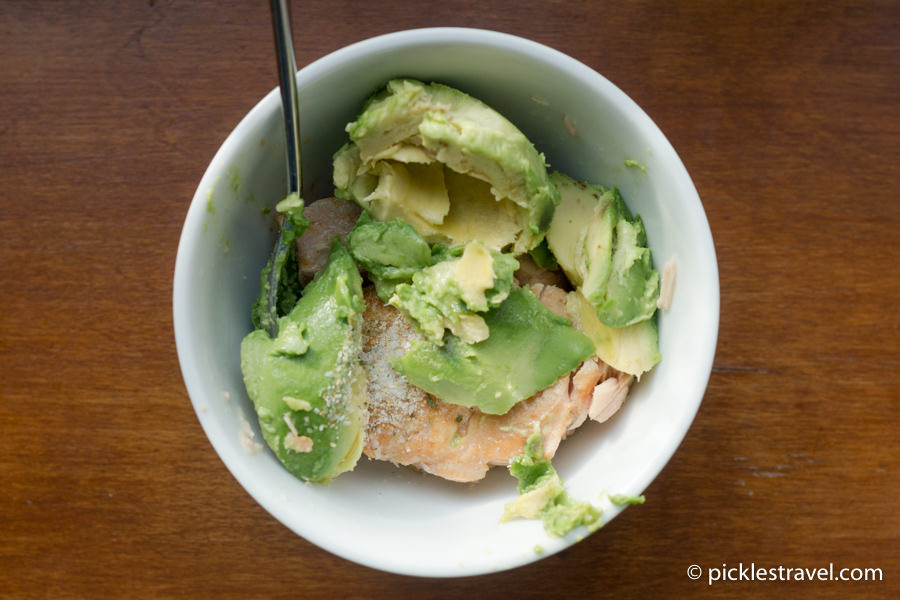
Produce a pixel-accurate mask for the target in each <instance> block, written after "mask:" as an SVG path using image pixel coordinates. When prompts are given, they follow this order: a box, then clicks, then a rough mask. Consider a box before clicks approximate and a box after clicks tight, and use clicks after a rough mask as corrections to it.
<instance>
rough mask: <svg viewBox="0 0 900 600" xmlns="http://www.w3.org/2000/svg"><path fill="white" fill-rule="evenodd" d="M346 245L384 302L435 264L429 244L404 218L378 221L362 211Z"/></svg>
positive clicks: (348, 236)
mask: <svg viewBox="0 0 900 600" xmlns="http://www.w3.org/2000/svg"><path fill="white" fill-rule="evenodd" d="M347 243H348V244H349V245H350V252H351V253H352V254H353V258H355V259H356V260H357V261H359V264H360V265H362V267H363V268H364V269H365V270H366V272H367V273H368V275H369V279H370V280H371V281H372V282H373V283H374V284H375V290H376V292H377V293H378V297H379V298H381V300H382V302H387V301H388V299H389V298H390V297H391V296H392V295H393V294H394V288H395V287H396V286H397V285H398V284H400V283H408V282H410V281H412V277H413V275H415V274H416V273H418V272H419V271H421V270H422V269H424V268H425V267H429V266H431V264H432V263H433V260H432V256H431V247H430V246H429V245H428V242H426V241H425V240H424V239H423V238H422V236H421V235H419V232H417V231H416V230H415V229H414V228H413V227H412V225H410V224H409V223H407V222H406V221H403V220H402V219H393V220H391V221H375V220H373V219H372V217H370V216H369V213H367V212H366V211H363V212H362V214H361V215H360V217H359V220H358V221H357V222H356V225H355V226H354V227H353V229H352V230H351V231H350V233H349V234H348V235H347Z"/></svg>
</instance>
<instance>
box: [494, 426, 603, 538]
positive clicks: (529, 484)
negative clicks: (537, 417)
mask: <svg viewBox="0 0 900 600" xmlns="http://www.w3.org/2000/svg"><path fill="white" fill-rule="evenodd" d="M509 472H510V474H511V475H512V476H513V477H515V478H516V479H518V481H519V482H518V485H517V486H516V488H517V490H518V492H519V497H518V498H516V499H515V500H513V501H512V502H508V503H507V504H506V505H505V507H504V510H503V516H502V517H501V518H500V522H501V523H503V522H505V521H509V520H511V519H514V518H521V519H541V520H542V521H543V523H544V531H546V532H547V533H548V534H550V535H552V536H556V537H562V536H564V535H566V534H567V533H569V532H570V531H572V530H573V529H575V528H576V527H580V526H584V527H585V529H587V531H588V532H589V533H591V532H593V531H596V530H597V529H599V528H600V527H602V526H603V521H602V520H601V516H602V511H601V510H600V509H599V508H597V507H595V506H593V505H592V504H590V503H589V502H584V501H580V500H575V499H574V498H572V496H571V495H570V494H569V493H568V491H566V489H565V486H564V484H563V481H562V479H561V478H560V476H559V474H558V473H557V472H556V469H555V468H554V467H553V465H552V464H551V463H550V461H549V460H547V459H546V458H544V450H543V437H542V436H541V431H540V429H539V428H535V432H534V433H532V434H531V435H530V436H528V439H527V440H526V442H525V448H524V450H523V451H522V453H521V454H519V455H518V456H516V457H514V458H513V459H512V461H510V463H509Z"/></svg>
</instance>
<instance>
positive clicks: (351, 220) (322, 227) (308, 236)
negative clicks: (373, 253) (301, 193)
mask: <svg viewBox="0 0 900 600" xmlns="http://www.w3.org/2000/svg"><path fill="white" fill-rule="evenodd" d="M361 212H362V209H361V208H360V207H359V206H358V205H357V204H356V203H355V202H351V201H350V200H342V199H340V198H320V199H318V200H316V201H315V202H310V203H309V204H308V205H306V206H304V207H303V216H305V217H306V218H307V219H309V228H308V229H307V230H306V231H304V232H303V235H301V236H300V237H299V238H297V240H296V241H295V242H294V243H295V244H296V247H297V263H298V266H299V270H300V281H302V282H304V283H306V282H307V281H309V280H311V279H312V278H313V275H315V274H316V273H317V272H319V271H321V270H322V269H323V268H324V267H325V263H326V262H328V253H329V252H330V250H331V242H332V240H334V238H335V237H336V236H337V237H340V238H341V239H342V240H346V239H347V234H348V233H350V230H351V229H353V226H354V225H356V220H357V219H359V215H360V213H361Z"/></svg>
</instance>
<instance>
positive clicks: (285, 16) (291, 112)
mask: <svg viewBox="0 0 900 600" xmlns="http://www.w3.org/2000/svg"><path fill="white" fill-rule="evenodd" d="M272 27H273V29H274V32H275V51H276V52H275V55H276V57H277V58H278V80H279V83H280V88H281V107H282V113H283V114H284V135H285V150H286V156H287V176H288V177H287V188H288V189H287V192H288V195H291V194H297V195H298V196H299V195H300V184H301V182H300V118H299V117H300V107H299V102H298V100H297V81H296V74H297V62H296V59H295V58H294V45H293V41H292V40H293V38H292V37H291V15H290V9H289V7H288V2H287V0H272ZM293 229H294V226H293V224H292V223H291V219H288V218H285V219H282V221H281V227H280V228H279V231H278V239H277V240H276V241H275V246H274V247H273V248H272V255H271V257H270V258H269V264H268V273H267V274H266V281H265V288H266V289H265V299H266V313H265V316H264V317H263V318H262V323H261V324H262V325H263V326H264V327H265V329H266V331H268V333H269V336H270V337H272V338H274V337H275V336H276V335H277V334H278V286H279V282H280V280H281V274H282V270H283V269H284V264H285V262H286V260H287V258H288V254H289V252H290V246H291V244H292V243H293V240H294V237H295V236H296V233H295V232H294V231H293Z"/></svg>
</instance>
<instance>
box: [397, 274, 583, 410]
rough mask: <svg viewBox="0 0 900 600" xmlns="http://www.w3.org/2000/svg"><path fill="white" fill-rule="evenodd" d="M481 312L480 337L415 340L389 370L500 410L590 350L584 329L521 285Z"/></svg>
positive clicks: (455, 398)
mask: <svg viewBox="0 0 900 600" xmlns="http://www.w3.org/2000/svg"><path fill="white" fill-rule="evenodd" d="M483 317H484V320H485V322H486V323H487V326H488V328H489V329H490V336H489V337H488V338H487V339H485V340H484V341H481V342H477V343H474V344H469V343H466V342H464V341H462V340H461V339H459V338H458V337H456V336H454V335H451V334H446V335H445V336H444V339H443V342H442V343H440V342H435V341H429V340H419V341H417V342H414V343H413V345H412V347H411V349H410V350H409V352H407V353H406V354H405V355H403V356H401V357H400V358H399V359H397V360H396V361H395V362H394V369H396V370H397V371H398V372H400V373H401V374H402V375H404V376H405V377H406V378H407V379H408V380H409V381H410V383H412V384H413V385H415V386H418V387H420V388H422V389H423V390H425V391H426V392H428V393H430V394H433V395H434V396H436V397H438V398H440V399H441V400H443V401H444V402H450V403H452V404H458V405H461V406H475V407H477V408H479V409H480V410H481V411H482V412H484V413H487V414H504V413H506V412H507V411H508V410H509V409H510V408H512V406H513V405H515V404H516V403H517V402H519V401H520V400H524V399H525V398H528V397H530V396H532V395H534V394H535V393H537V392H539V391H541V390H543V389H545V388H547V387H549V386H550V385H552V384H553V383H554V382H555V381H556V380H557V379H558V378H559V377H560V376H561V375H565V374H566V373H569V372H570V371H572V370H573V369H575V368H576V367H578V365H580V364H581V363H582V362H583V361H584V360H585V359H586V358H588V357H589V356H591V355H592V354H593V353H594V345H593V343H591V341H590V340H589V339H588V338H587V337H586V336H585V335H584V334H582V333H580V332H578V331H576V330H575V329H574V328H573V327H572V325H571V323H570V322H569V320H568V319H565V318H563V317H560V316H558V315H556V314H554V313H553V312H551V311H550V309H548V308H547V307H545V306H544V305H543V304H541V302H540V300H538V299H537V297H536V296H535V295H534V294H533V293H532V292H531V291H530V290H527V289H525V288H520V287H513V288H512V289H511V290H510V291H509V295H508V296H507V298H506V299H505V300H504V301H503V302H502V303H501V304H500V305H498V306H496V307H494V308H492V309H491V310H489V311H488V312H486V313H484V314H483Z"/></svg>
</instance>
